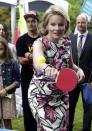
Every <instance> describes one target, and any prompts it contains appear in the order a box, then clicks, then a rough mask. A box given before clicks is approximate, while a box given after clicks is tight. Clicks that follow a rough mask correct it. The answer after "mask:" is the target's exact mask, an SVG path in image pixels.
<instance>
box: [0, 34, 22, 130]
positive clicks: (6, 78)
mask: <svg viewBox="0 0 92 131" xmlns="http://www.w3.org/2000/svg"><path fill="white" fill-rule="evenodd" d="M19 84H20V72H19V65H18V63H17V62H16V61H15V60H14V59H13V56H12V53H11V51H10V49H9V47H8V44H7V41H6V40H5V39H4V38H3V37H0V119H1V118H2V117H3V121H4V126H5V128H8V129H12V125H11V118H12V117H14V116H15V114H16V108H15V95H14V92H15V89H16V88H18V87H19Z"/></svg>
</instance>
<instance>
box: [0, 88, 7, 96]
mask: <svg viewBox="0 0 92 131" xmlns="http://www.w3.org/2000/svg"><path fill="white" fill-rule="evenodd" d="M6 93H7V91H6V90H5V89H4V88H3V89H1V90H0V96H1V97H4V96H5V95H6Z"/></svg>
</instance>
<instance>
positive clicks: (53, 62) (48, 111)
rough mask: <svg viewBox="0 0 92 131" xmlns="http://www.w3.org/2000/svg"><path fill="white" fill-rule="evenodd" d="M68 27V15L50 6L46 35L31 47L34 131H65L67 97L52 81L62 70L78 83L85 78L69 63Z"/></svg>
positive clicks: (45, 17) (46, 18)
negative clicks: (70, 71) (70, 72)
mask: <svg viewBox="0 0 92 131" xmlns="http://www.w3.org/2000/svg"><path fill="white" fill-rule="evenodd" d="M68 28H69V18H68V16H67V14H66V13H65V12H64V11H63V9H61V8H60V7H57V6H54V5H53V6H51V7H50V8H49V9H48V10H47V11H46V12H45V15H44V20H43V29H44V34H45V35H44V36H43V37H42V38H39V39H38V40H36V41H35V42H34V44H33V63H34V76H33V79H32V81H31V83H30V86H29V91H28V99H29V104H30V108H31V110H32V112H33V115H34V118H35V119H36V120H37V131H68V122H69V121H68V112H69V111H68V110H69V96H68V93H67V92H62V91H60V90H59V89H58V88H57V87H56V85H55V80H56V78H57V75H58V72H59V71H60V69H61V68H62V67H70V68H72V69H74V70H75V71H76V72H77V74H78V76H79V81H81V80H82V79H83V77H84V73H83V71H82V70H81V69H80V68H78V67H77V66H76V65H74V64H73V62H72V58H71V52H70V42H69V41H68V40H67V39H64V38H63V36H64V34H65V33H66V32H67V31H68ZM42 59H44V60H43V61H41V60H42ZM45 60H46V61H45ZM66 77H67V76H66Z"/></svg>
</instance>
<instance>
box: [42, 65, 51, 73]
mask: <svg viewBox="0 0 92 131" xmlns="http://www.w3.org/2000/svg"><path fill="white" fill-rule="evenodd" d="M48 67H51V65H49V64H48V65H46V67H45V68H44V69H43V74H44V75H45V70H46V69H47V68H48Z"/></svg>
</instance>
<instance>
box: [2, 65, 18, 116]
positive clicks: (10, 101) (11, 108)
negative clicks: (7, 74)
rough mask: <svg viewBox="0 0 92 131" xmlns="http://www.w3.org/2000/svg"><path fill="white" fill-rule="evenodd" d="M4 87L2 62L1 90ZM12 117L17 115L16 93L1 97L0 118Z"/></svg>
mask: <svg viewBox="0 0 92 131" xmlns="http://www.w3.org/2000/svg"><path fill="white" fill-rule="evenodd" d="M1 89H3V79H2V71H1V64H0V90H1ZM2 116H3V119H11V118H13V117H15V116H16V101H15V94H12V96H11V98H8V97H6V96H5V97H2V98H0V119H1V117H2Z"/></svg>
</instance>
